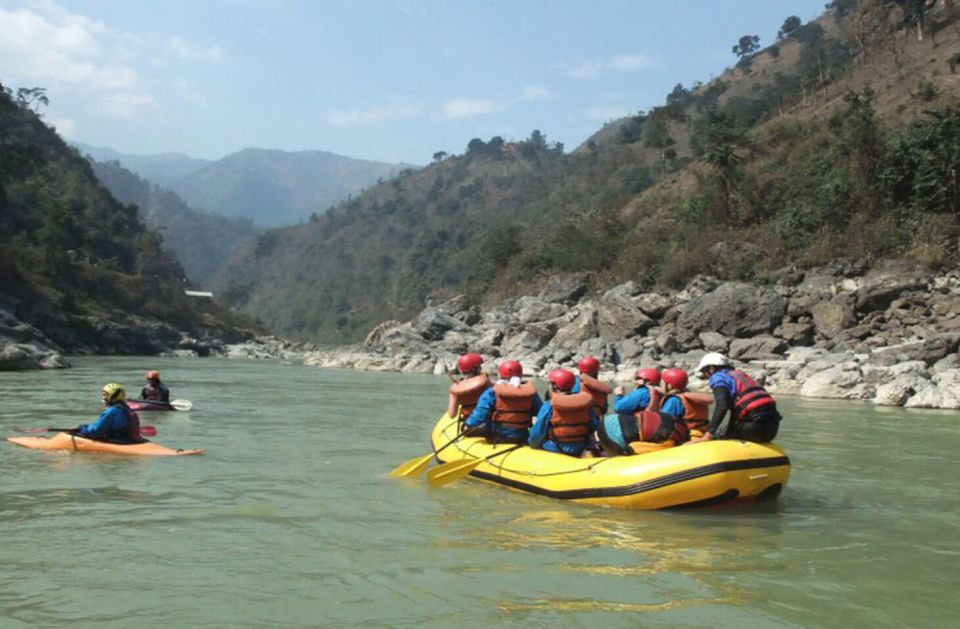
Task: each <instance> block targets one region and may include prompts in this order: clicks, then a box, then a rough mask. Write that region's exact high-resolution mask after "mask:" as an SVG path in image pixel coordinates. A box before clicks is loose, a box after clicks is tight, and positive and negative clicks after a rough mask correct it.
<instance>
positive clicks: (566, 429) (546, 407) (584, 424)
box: [527, 369, 599, 456]
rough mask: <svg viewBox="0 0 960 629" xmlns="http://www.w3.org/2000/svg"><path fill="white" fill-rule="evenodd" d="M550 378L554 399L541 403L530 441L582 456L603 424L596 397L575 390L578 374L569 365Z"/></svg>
mask: <svg viewBox="0 0 960 629" xmlns="http://www.w3.org/2000/svg"><path fill="white" fill-rule="evenodd" d="M547 380H548V381H549V382H550V399H549V400H548V401H546V402H544V403H543V406H541V407H540V412H539V413H537V420H536V421H535V422H534V424H533V428H531V429H530V439H529V441H528V442H527V443H528V444H529V445H530V447H531V448H541V449H543V450H547V451H548V452H560V453H562V454H569V455H570V456H580V455H581V454H582V453H583V451H584V449H585V448H586V447H587V445H588V444H589V442H590V435H591V434H592V433H593V431H595V430H596V429H597V425H598V424H599V420H598V419H597V415H596V413H594V412H593V397H592V396H591V395H590V394H589V393H585V392H580V393H573V392H572V389H573V386H574V384H575V383H576V376H574V375H573V372H571V371H567V370H566V369H554V370H553V371H551V372H550V375H549V376H548V378H547Z"/></svg>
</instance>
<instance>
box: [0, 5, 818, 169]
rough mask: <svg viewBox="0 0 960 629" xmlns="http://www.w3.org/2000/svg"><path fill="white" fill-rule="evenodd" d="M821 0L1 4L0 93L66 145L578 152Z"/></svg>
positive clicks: (194, 152)
mask: <svg viewBox="0 0 960 629" xmlns="http://www.w3.org/2000/svg"><path fill="white" fill-rule="evenodd" d="M824 3H825V0H672V1H663V0H660V1H657V2H655V1H653V0H622V1H621V0H578V1H573V0H549V1H548V0H505V1H501V0H487V1H484V0H471V1H469V2H468V1H466V0H445V1H444V0H353V1H348V0H313V1H311V0H285V1H280V0H149V1H148V0H84V1H79V0H77V1H72V0H59V1H56V2H55V1H53V0H27V1H17V0H0V82H2V83H3V84H4V85H6V86H8V87H13V88H17V87H33V86H40V87H45V88H46V89H47V93H48V96H49V98H50V106H49V107H48V108H47V109H46V110H45V116H46V118H47V120H48V121H50V122H52V123H53V124H54V125H55V126H56V127H57V128H58V129H59V131H60V132H61V133H62V134H63V135H64V136H66V137H67V138H69V139H73V140H78V141H82V142H86V143H88V144H94V145H100V146H110V147H113V148H115V149H118V150H120V151H122V152H125V153H162V152H168V151H179V152H182V153H186V154H188V155H190V156H193V157H204V158H210V159H217V158H220V157H222V156H224V155H226V154H228V153H231V152H233V151H236V150H239V149H241V148H244V147H262V148H279V149H285V150H300V149H323V150H327V151H333V152H335V153H340V154H342V155H348V156H350V157H358V158H364V159H377V160H383V161H390V162H396V161H406V162H412V163H418V164H423V163H427V162H429V161H430V158H431V156H432V155H433V153H434V152H436V151H441V150H442V151H447V152H448V153H463V152H464V150H465V148H466V145H467V142H469V140H470V139H471V138H474V137H480V138H483V139H484V140H488V139H489V138H490V137H492V136H494V135H500V136H503V137H504V138H505V139H506V140H508V141H509V140H519V139H523V138H526V137H528V136H529V135H530V131H532V130H533V129H540V130H541V131H543V133H545V134H546V136H547V140H548V141H550V142H555V141H559V142H563V143H564V144H565V145H566V148H567V150H572V149H573V148H575V147H576V146H577V145H578V144H580V143H581V142H583V141H584V140H585V139H586V138H587V137H588V136H589V135H590V134H591V133H593V132H594V131H596V130H597V129H599V128H600V127H601V126H602V125H603V124H604V123H605V122H607V121H609V120H611V119H615V118H618V117H621V116H624V115H627V114H629V113H635V112H637V111H643V110H646V109H649V108H650V107H651V106H654V105H660V104H663V101H664V96H665V95H666V94H667V92H669V91H670V90H671V89H672V88H673V86H674V85H675V84H676V83H678V82H682V83H683V84H684V85H687V86H689V85H690V84H691V83H693V82H694V81H698V80H699V81H704V82H706V81H708V80H710V79H711V78H712V77H713V76H715V75H717V74H719V73H720V72H722V71H723V69H724V68H725V67H727V66H730V65H733V63H734V62H735V61H736V57H735V56H734V55H733V53H732V52H731V50H730V49H731V47H732V46H733V45H734V44H735V43H736V41H737V40H738V39H739V37H740V36H741V35H745V34H750V35H759V36H760V40H761V45H767V44H769V43H772V42H773V41H774V39H775V38H776V33H777V29H778V28H779V27H780V25H781V24H782V23H783V20H784V18H786V17H787V16H790V15H797V16H799V17H800V18H801V19H802V20H803V21H804V22H807V21H809V20H810V19H812V18H814V17H816V16H817V15H818V14H819V13H821V12H822V11H823V6H824Z"/></svg>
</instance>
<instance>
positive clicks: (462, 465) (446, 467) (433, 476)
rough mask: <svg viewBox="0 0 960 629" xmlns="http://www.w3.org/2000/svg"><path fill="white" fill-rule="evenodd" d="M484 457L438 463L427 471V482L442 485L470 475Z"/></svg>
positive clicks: (432, 485)
mask: <svg viewBox="0 0 960 629" xmlns="http://www.w3.org/2000/svg"><path fill="white" fill-rule="evenodd" d="M483 461H484V459H472V460H469V461H451V462H450V463H444V464H442V465H438V466H436V467H435V468H433V469H432V470H430V471H429V472H427V482H428V483H430V486H431V487H441V486H443V485H446V484H447V483H452V482H453V481H455V480H457V479H460V478H463V477H464V476H468V475H469V474H470V472H472V471H473V470H474V469H476V467H477V466H479V465H480V464H481V463H483Z"/></svg>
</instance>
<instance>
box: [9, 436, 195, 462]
mask: <svg viewBox="0 0 960 629" xmlns="http://www.w3.org/2000/svg"><path fill="white" fill-rule="evenodd" d="M7 441H9V442H10V443H15V444H16V445H18V446H23V447H24V448H33V449H34V450H71V451H73V452H107V453H109V454H126V455H133V456H182V455H186V454H203V453H204V452H206V450H174V449H173V448H168V447H166V446H162V445H160V444H159V443H153V442H152V441H145V442H144V443H126V444H124V443H108V442H106V441H94V440H93V439H86V438H84V437H77V436H75V435H71V434H70V433H68V432H58V433H57V434H55V435H54V436H52V437H49V438H48V437H7Z"/></svg>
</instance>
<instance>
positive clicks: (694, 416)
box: [661, 367, 713, 438]
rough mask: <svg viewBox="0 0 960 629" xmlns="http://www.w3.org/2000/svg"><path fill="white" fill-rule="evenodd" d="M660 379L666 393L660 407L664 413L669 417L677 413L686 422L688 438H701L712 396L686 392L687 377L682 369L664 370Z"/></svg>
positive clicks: (707, 418)
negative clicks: (668, 414)
mask: <svg viewBox="0 0 960 629" xmlns="http://www.w3.org/2000/svg"><path fill="white" fill-rule="evenodd" d="M661 378H662V380H663V387H664V391H665V393H666V397H664V398H663V405H662V407H663V410H664V412H668V413H670V414H671V415H677V414H678V412H679V415H680V416H682V417H683V420H684V421H685V422H687V428H689V429H690V437H691V438H696V437H700V436H702V435H703V432H704V431H705V430H706V428H707V423H708V420H709V419H710V404H711V403H712V402H713V395H711V394H710V393H702V392H700V391H688V390H687V383H688V382H689V377H688V376H687V372H686V371H684V370H683V369H677V368H676V367H671V368H670V369H665V370H664V371H663V373H662V374H661ZM678 402H679V403H680V404H681V406H680V408H679V409H678V408H677V403H678Z"/></svg>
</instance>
